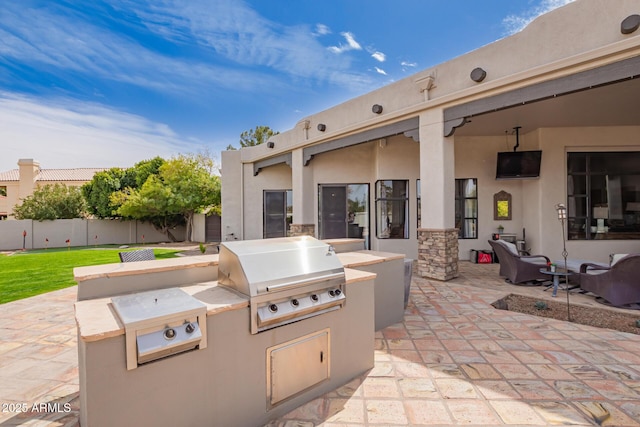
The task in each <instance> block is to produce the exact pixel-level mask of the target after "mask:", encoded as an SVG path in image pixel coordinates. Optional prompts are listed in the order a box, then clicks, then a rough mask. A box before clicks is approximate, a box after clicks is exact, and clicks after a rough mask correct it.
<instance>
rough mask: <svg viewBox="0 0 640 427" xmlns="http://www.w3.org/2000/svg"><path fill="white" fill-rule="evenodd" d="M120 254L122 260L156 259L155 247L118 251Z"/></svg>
mask: <svg viewBox="0 0 640 427" xmlns="http://www.w3.org/2000/svg"><path fill="white" fill-rule="evenodd" d="M118 255H119V256H120V262H134V261H151V260H154V259H156V256H155V254H154V253H153V249H140V250H137V251H128V252H118Z"/></svg>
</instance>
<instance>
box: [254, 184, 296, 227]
mask: <svg viewBox="0 0 640 427" xmlns="http://www.w3.org/2000/svg"><path fill="white" fill-rule="evenodd" d="M269 193H280V194H283V195H284V197H283V199H284V204H283V216H282V217H283V223H284V224H283V225H284V234H283V235H281V236H280V235H279V236H273V235H270V236H268V237H267V194H269ZM292 198H293V191H292V190H290V189H287V190H262V238H263V239H272V238H277V237H288V236H289V234H290V230H289V226H290V225H291V222H292V220H293V204H292V203H291V204H290V203H289V200H292ZM289 207H291V212H289Z"/></svg>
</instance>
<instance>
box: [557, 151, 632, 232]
mask: <svg viewBox="0 0 640 427" xmlns="http://www.w3.org/2000/svg"><path fill="white" fill-rule="evenodd" d="M567 209H568V223H569V224H568V236H569V240H586V239H640V152H639V151H632V152H613V153H612V152H590V153H588V152H584V153H577V152H576V153H567Z"/></svg>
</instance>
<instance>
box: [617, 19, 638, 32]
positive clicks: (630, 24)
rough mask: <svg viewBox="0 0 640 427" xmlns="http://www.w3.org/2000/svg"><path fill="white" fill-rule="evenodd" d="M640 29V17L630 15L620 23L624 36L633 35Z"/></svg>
mask: <svg viewBox="0 0 640 427" xmlns="http://www.w3.org/2000/svg"><path fill="white" fill-rule="evenodd" d="M638 28H640V15H629V16H627V17H626V18H624V20H623V21H622V23H620V32H621V33H622V34H631V33H633V32H634V31H636V30H637V29H638Z"/></svg>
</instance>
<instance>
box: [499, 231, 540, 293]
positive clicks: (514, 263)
mask: <svg viewBox="0 0 640 427" xmlns="http://www.w3.org/2000/svg"><path fill="white" fill-rule="evenodd" d="M489 244H490V245H491V248H492V249H493V252H495V254H496V255H497V256H498V260H499V262H500V276H503V277H505V278H506V279H505V280H506V281H507V282H510V283H513V284H514V285H519V284H524V283H526V282H532V281H534V280H539V281H545V280H549V276H547V275H545V274H543V273H540V269H541V268H545V267H546V266H547V263H548V262H549V258H548V257H547V256H545V255H519V254H518V249H517V248H516V245H514V244H513V243H510V242H506V241H504V240H489ZM536 284H538V283H536Z"/></svg>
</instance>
